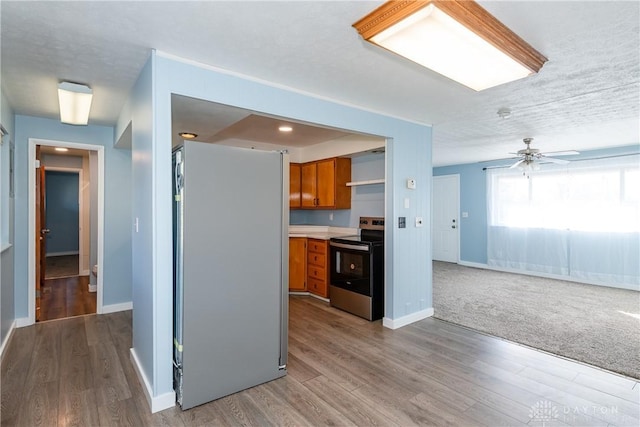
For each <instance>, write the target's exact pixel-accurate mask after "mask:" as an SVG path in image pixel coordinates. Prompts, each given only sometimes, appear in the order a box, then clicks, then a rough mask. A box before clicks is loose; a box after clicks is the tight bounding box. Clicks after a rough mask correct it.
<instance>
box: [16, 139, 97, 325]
mask: <svg viewBox="0 0 640 427" xmlns="http://www.w3.org/2000/svg"><path fill="white" fill-rule="evenodd" d="M54 148H55V149H58V150H60V151H64V149H66V151H67V152H65V153H58V152H56V151H54ZM53 153H55V154H58V155H53ZM28 162H29V170H32V171H34V173H31V174H29V222H30V224H31V226H30V227H29V260H28V261H29V264H28V265H29V282H28V283H29V289H28V290H29V292H28V295H29V322H30V324H32V323H35V322H36V321H43V320H52V319H57V318H64V317H71V316H76V315H83V314H92V313H101V312H102V295H103V280H102V277H101V276H102V275H101V274H99V267H100V266H102V265H103V235H104V230H103V206H104V172H103V171H104V147H102V146H96V145H90V144H81V143H70V142H63V141H49V140H40V139H30V140H29V158H28ZM74 162H75V163H74ZM47 184H50V185H47ZM49 187H51V188H49ZM56 187H57V188H56ZM49 190H51V191H49ZM49 211H51V214H50V215H49ZM48 246H49V247H48ZM47 260H48V261H49V263H47ZM54 260H55V261H57V263H52V261H54ZM55 264H57V265H55ZM47 265H49V267H50V268H51V266H52V265H55V269H56V270H57V271H53V272H51V271H50V272H49V273H47ZM94 265H97V266H98V274H96V275H92V270H94V269H93V266H94ZM51 273H53V274H51Z"/></svg>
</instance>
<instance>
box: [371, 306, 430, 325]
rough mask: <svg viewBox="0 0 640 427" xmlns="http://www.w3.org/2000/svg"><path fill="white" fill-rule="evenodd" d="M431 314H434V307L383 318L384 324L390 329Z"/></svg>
mask: <svg viewBox="0 0 640 427" xmlns="http://www.w3.org/2000/svg"><path fill="white" fill-rule="evenodd" d="M431 316H433V307H432V308H425V309H424V310H420V311H417V312H415V313H411V314H408V315H406V316H402V317H398V318H397V319H389V318H388V317H385V318H383V319H382V326H384V327H385V328H389V329H398V328H402V327H403V326H407V325H409V324H411V323H414V322H417V321H419V320H422V319H426V318H427V317H431Z"/></svg>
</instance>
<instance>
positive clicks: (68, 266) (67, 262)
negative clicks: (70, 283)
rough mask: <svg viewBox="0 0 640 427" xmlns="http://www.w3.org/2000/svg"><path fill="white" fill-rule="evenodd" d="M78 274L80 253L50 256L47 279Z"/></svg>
mask: <svg viewBox="0 0 640 427" xmlns="http://www.w3.org/2000/svg"><path fill="white" fill-rule="evenodd" d="M77 275H78V255H62V256H48V257H47V265H46V267H45V271H44V277H45V279H59V278H61V277H72V276H77Z"/></svg>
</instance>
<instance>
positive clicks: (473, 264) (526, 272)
mask: <svg viewBox="0 0 640 427" xmlns="http://www.w3.org/2000/svg"><path fill="white" fill-rule="evenodd" d="M458 264H459V265H462V266H464V267H473V268H482V269H484V270H492V271H500V272H502V273H514V274H522V275H525V276H533V277H544V278H545V279H555V280H564V281H565V282H573V283H582V284H587V285H595V286H605V287H607V288H617V289H627V290H631V291H638V290H640V289H638V288H635V287H633V285H629V286H624V285H618V284H615V283H604V282H599V281H597V280H587V279H576V278H575V277H571V276H565V275H562V274H553V273H543V272H539V271H529V270H519V269H517V268H504V267H494V266H491V265H488V264H481V263H479V262H468V261H460V262H458Z"/></svg>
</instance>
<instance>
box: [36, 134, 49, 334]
mask: <svg viewBox="0 0 640 427" xmlns="http://www.w3.org/2000/svg"><path fill="white" fill-rule="evenodd" d="M36 160H37V161H38V162H40V160H41V159H40V146H39V145H38V146H36ZM35 174H36V230H35V236H36V322H37V321H39V320H40V292H41V289H42V288H43V287H44V278H45V273H46V261H47V259H46V253H47V249H46V248H47V233H48V232H49V230H48V229H46V228H45V227H46V221H45V218H46V204H45V202H44V201H45V191H46V185H45V168H44V165H43V164H40V165H39V167H38V168H36V171H35Z"/></svg>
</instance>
